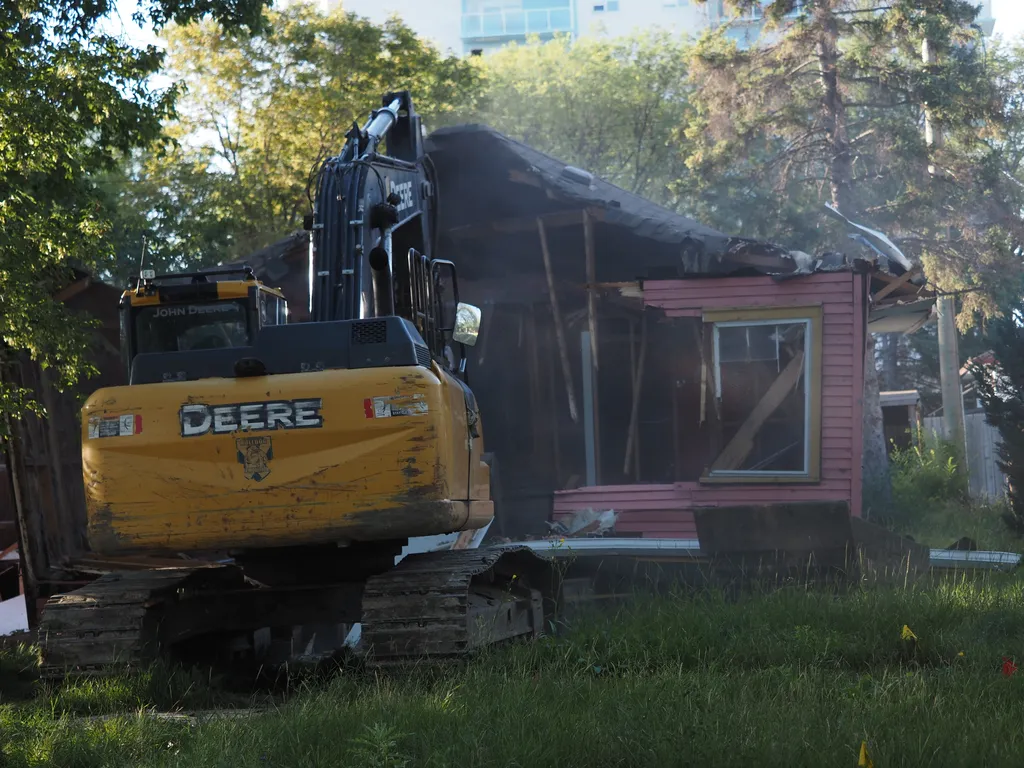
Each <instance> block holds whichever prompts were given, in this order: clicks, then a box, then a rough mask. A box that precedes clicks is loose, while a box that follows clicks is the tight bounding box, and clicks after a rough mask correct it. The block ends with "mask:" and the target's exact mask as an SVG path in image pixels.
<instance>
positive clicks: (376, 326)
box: [352, 320, 388, 344]
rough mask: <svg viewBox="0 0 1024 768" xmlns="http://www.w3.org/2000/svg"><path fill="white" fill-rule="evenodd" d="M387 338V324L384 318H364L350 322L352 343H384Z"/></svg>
mask: <svg viewBox="0 0 1024 768" xmlns="http://www.w3.org/2000/svg"><path fill="white" fill-rule="evenodd" d="M387 340H388V324H387V321H385V320H366V321H363V322H359V323H353V324H352V343H353V344H385V343H387Z"/></svg>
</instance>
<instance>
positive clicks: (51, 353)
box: [0, 0, 263, 417]
mask: <svg viewBox="0 0 1024 768" xmlns="http://www.w3.org/2000/svg"><path fill="white" fill-rule="evenodd" d="M110 7H111V5H110V3H109V2H106V1H105V0H100V1H99V2H92V3H78V2H70V0H9V1H8V2H6V3H2V4H0V329H2V333H3V354H4V357H5V359H6V360H9V359H10V358H11V357H12V356H13V355H14V354H17V353H20V352H27V353H28V354H29V355H30V356H31V357H32V358H33V359H34V360H36V361H38V362H39V363H40V364H41V365H42V366H43V367H44V368H46V369H48V372H49V374H50V376H51V378H52V380H53V381H54V382H55V384H56V385H57V386H58V387H65V386H68V385H70V384H71V383H73V382H74V381H75V380H76V379H77V378H78V377H79V376H80V375H81V374H83V373H86V372H88V371H90V369H91V366H90V363H89V361H88V358H87V355H86V348H87V337H88V334H87V327H86V323H84V322H82V321H81V319H80V318H73V317H70V316H69V314H68V313H67V311H66V310H65V308H64V307H63V305H61V304H60V303H58V302H56V301H54V300H53V299H52V295H53V291H54V290H55V289H56V288H59V287H60V286H61V285H62V284H63V283H65V282H66V280H67V273H68V269H69V268H70V267H72V266H75V265H86V266H87V265H90V264H92V263H94V262H95V260H96V259H97V258H102V257H103V255H104V253H105V251H106V250H107V247H108V245H107V242H106V240H105V235H106V233H107V231H108V228H109V222H108V221H107V219H106V217H105V216H104V207H103V204H102V194H101V193H100V191H99V189H98V187H97V185H96V184H95V183H94V176H95V175H96V174H98V173H102V172H104V171H106V170H108V169H110V168H112V167H114V165H115V164H116V162H117V160H118V159H119V158H120V157H122V156H123V155H124V154H125V153H127V152H129V151H130V150H131V149H132V148H134V147H138V146H143V145H145V144H146V143H148V142H150V141H152V140H153V139H154V138H155V137H156V136H157V135H158V133H159V131H160V121H161V119H162V118H165V117H167V116H169V115H170V114H171V113H172V109H173V105H174V99H175V96H176V92H175V91H174V90H168V91H164V92H158V91H155V90H153V89H152V88H151V87H149V86H148V85H147V77H148V76H149V75H150V74H152V73H153V72H155V71H156V70H157V69H158V68H159V67H160V64H161V55H160V53H159V52H158V51H157V50H156V49H154V48H147V49H137V48H134V47H132V46H130V45H127V44H125V43H123V42H121V41H119V40H116V39H114V38H112V37H109V36H106V35H103V34H101V33H99V32H98V31H97V24H98V23H99V21H100V20H101V19H102V18H103V17H104V16H105V15H106V14H107V13H108V11H109V10H110ZM262 7H263V0H230V1H229V0H152V1H151V2H147V3H146V4H145V7H144V8H143V9H142V10H140V13H142V14H143V15H144V16H146V17H148V18H149V19H151V20H152V21H153V22H154V23H155V24H156V25H158V26H159V25H162V24H164V23H166V22H168V21H170V20H175V21H179V22H187V21H189V20H192V19H195V18H199V17H200V16H204V15H211V16H213V17H215V18H217V19H218V20H219V21H220V22H221V23H223V24H224V25H225V27H227V28H229V29H231V30H233V31H240V30H245V29H254V28H258V27H259V24H260V19H261V13H262ZM9 381H10V380H9V378H7V377H0V413H2V415H4V416H5V417H17V415H18V414H20V413H22V412H24V410H25V409H26V408H30V407H34V408H37V409H38V405H37V404H35V402H34V398H33V393H32V392H29V391H26V390H23V389H20V388H18V387H15V386H12V385H11V384H10V383H9Z"/></svg>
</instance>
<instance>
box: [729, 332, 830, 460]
mask: <svg viewBox="0 0 1024 768" xmlns="http://www.w3.org/2000/svg"><path fill="white" fill-rule="evenodd" d="M809 340H810V321H809V320H792V321H790V320H785V321H761V322H752V323H739V322H736V323H716V324H715V326H714V341H715V395H716V398H717V400H718V404H717V405H718V412H719V419H720V424H721V451H720V452H719V455H718V456H717V458H716V459H715V460H714V462H713V463H712V466H711V474H712V475H720V474H724V473H733V472H739V473H750V472H763V473H773V474H777V473H797V474H802V473H806V472H807V471H808V467H807V461H808V458H807V454H808V450H807V449H808V439H809V435H808V410H809V398H810V392H809V388H808V384H807V369H808V365H807V363H808V356H809V351H810V345H809Z"/></svg>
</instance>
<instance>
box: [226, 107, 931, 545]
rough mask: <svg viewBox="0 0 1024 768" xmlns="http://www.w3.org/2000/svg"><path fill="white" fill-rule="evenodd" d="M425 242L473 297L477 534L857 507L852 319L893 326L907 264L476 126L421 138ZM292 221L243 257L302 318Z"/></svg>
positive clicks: (907, 296)
mask: <svg viewBox="0 0 1024 768" xmlns="http://www.w3.org/2000/svg"><path fill="white" fill-rule="evenodd" d="M427 148H428V151H429V153H430V157H431V160H432V162H433V165H434V167H435V169H436V174H437V187H438V195H439V198H440V201H439V206H438V222H437V229H438V232H439V237H438V243H437V250H436V253H435V255H439V256H441V257H443V258H447V259H451V260H452V261H454V262H455V263H456V264H457V265H458V269H459V288H460V294H461V298H462V300H464V301H468V302H471V303H474V304H476V305H478V306H479V307H481V309H482V310H483V325H482V330H481V336H480V340H479V342H478V344H477V346H476V348H475V349H474V351H473V352H472V354H471V355H470V357H469V363H468V369H467V370H468V381H469V384H470V386H471V387H472V388H473V391H474V392H475V394H476V396H477V398H478V400H479V402H480V406H481V410H482V415H483V426H484V440H485V445H486V449H487V450H488V451H489V452H490V453H491V454H492V487H493V495H494V498H495V506H496V520H495V526H493V529H494V531H495V533H497V534H498V535H500V536H504V537H509V538H519V537H523V536H530V535H537V534H543V533H545V532H546V531H547V530H548V527H549V526H548V525H546V524H550V523H551V521H552V520H554V521H559V520H561V521H563V522H564V521H565V520H567V519H568V518H571V517H573V516H574V515H577V514H578V513H581V512H585V511H602V510H609V511H613V512H614V513H615V517H614V531H615V534H616V535H618V536H643V537H661V538H677V539H678V538H696V528H695V522H694V513H695V511H696V510H699V509H701V508H709V507H716V508H722V507H737V506H747V505H766V504H768V505H771V504H791V503H794V502H806V503H815V502H820V503H822V504H827V505H830V506H831V505H835V504H839V505H842V506H845V507H846V508H848V509H849V511H850V513H851V514H852V515H854V516H859V515H860V510H861V453H862V423H863V397H862V393H863V391H864V370H865V369H864V360H865V355H864V350H865V343H866V340H867V334H868V333H869V332H883V333H893V332H913V331H914V330H916V329H918V328H920V327H921V326H922V325H924V324H925V323H926V322H927V321H928V320H929V318H930V317H931V314H932V308H933V304H934V297H933V296H932V295H931V294H930V293H928V292H926V291H925V289H924V288H923V287H922V280H921V278H920V277H919V275H918V274H917V273H915V272H914V271H913V270H912V269H910V265H909V264H906V263H905V262H904V263H901V262H900V260H899V259H890V258H886V257H885V250H884V247H883V248H882V249H881V250H879V249H877V248H875V247H874V246H871V243H869V242H867V241H865V240H864V237H863V235H858V236H857V239H860V240H861V241H862V242H865V244H866V245H868V246H871V247H865V248H860V247H859V246H858V250H859V251H861V250H862V251H863V252H864V254H865V256H864V257H862V258H858V257H853V256H848V255H844V254H841V253H829V254H824V255H822V256H820V257H811V256H809V255H807V254H803V253H799V252H788V251H786V250H784V249H782V248H779V247H776V246H773V245H771V244H768V243H764V242H759V241H754V240H749V239H743V238H737V237H730V236H728V235H725V234H723V233H721V232H717V231H715V230H712V229H709V228H708V227H705V226H702V225H701V224H699V223H697V222H695V221H693V220H691V219H688V218H686V217H684V216H680V215H678V214H676V213H673V212H671V211H668V210H666V209H664V208H661V207H660V206H657V205H655V204H654V203H651V202H650V201H647V200H645V199H643V198H640V197H638V196H636V195H633V194H630V193H628V192H626V191H624V190H622V189H620V188H618V187H616V186H614V185H612V184H609V183H607V182H605V181H602V180H600V179H598V178H595V177H593V176H592V175H590V174H589V173H587V172H585V171H582V170H580V169H576V168H572V167H570V166H567V165H566V164H565V163H562V162H560V161H558V160H556V159H554V158H552V157H549V156H547V155H545V154H543V153H541V152H539V151H537V150H534V149H532V148H530V147H528V146H526V145H524V144H521V143H519V142H516V141H514V140H512V139H510V138H508V137H506V136H504V135H502V134H500V133H498V132H497V131H494V130H492V129H490V128H487V127H484V126H474V125H469V126H466V125H463V126H456V127H452V128H447V129H442V130H439V131H437V132H435V133H434V134H432V135H431V136H430V138H429V139H428V142H427ZM308 252H309V246H308V235H307V233H304V232H303V233H299V234H296V235H293V236H292V237H289V238H287V239H285V240H283V241H281V242H280V243H276V244H274V245H272V246H270V247H268V248H265V249H263V250H262V251H260V252H257V253H255V254H253V255H252V257H251V258H249V259H247V260H246V261H247V263H249V264H251V265H252V266H253V267H254V268H255V269H256V271H257V273H258V274H259V275H260V276H261V277H262V278H264V279H265V280H267V281H269V282H270V283H272V284H274V285H277V286H279V287H281V288H282V289H283V290H284V292H285V295H286V296H287V297H288V299H289V302H290V307H291V309H290V312H291V320H292V321H299V320H303V319H306V317H308V311H307V306H308Z"/></svg>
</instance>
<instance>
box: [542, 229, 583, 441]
mask: <svg viewBox="0 0 1024 768" xmlns="http://www.w3.org/2000/svg"><path fill="white" fill-rule="evenodd" d="M537 234H538V235H540V252H541V255H542V256H543V257H544V273H545V275H546V276H547V279H548V297H549V299H550V301H551V314H552V316H553V317H554V322H555V337H556V339H557V340H558V354H559V356H560V357H561V359H562V376H563V377H564V378H565V393H566V396H567V398H568V401H569V417H570V418H571V419H572V420H573V421H574V422H578V421H579V412H578V411H577V409H576V394H575V390H574V388H573V385H572V367H571V365H570V364H569V348H568V346H567V345H566V340H565V328H564V327H563V326H562V313H561V311H559V309H558V293H557V292H556V291H555V273H554V270H553V269H552V267H551V251H550V250H549V249H548V234H547V230H546V229H545V224H544V219H542V218H538V219H537Z"/></svg>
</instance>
